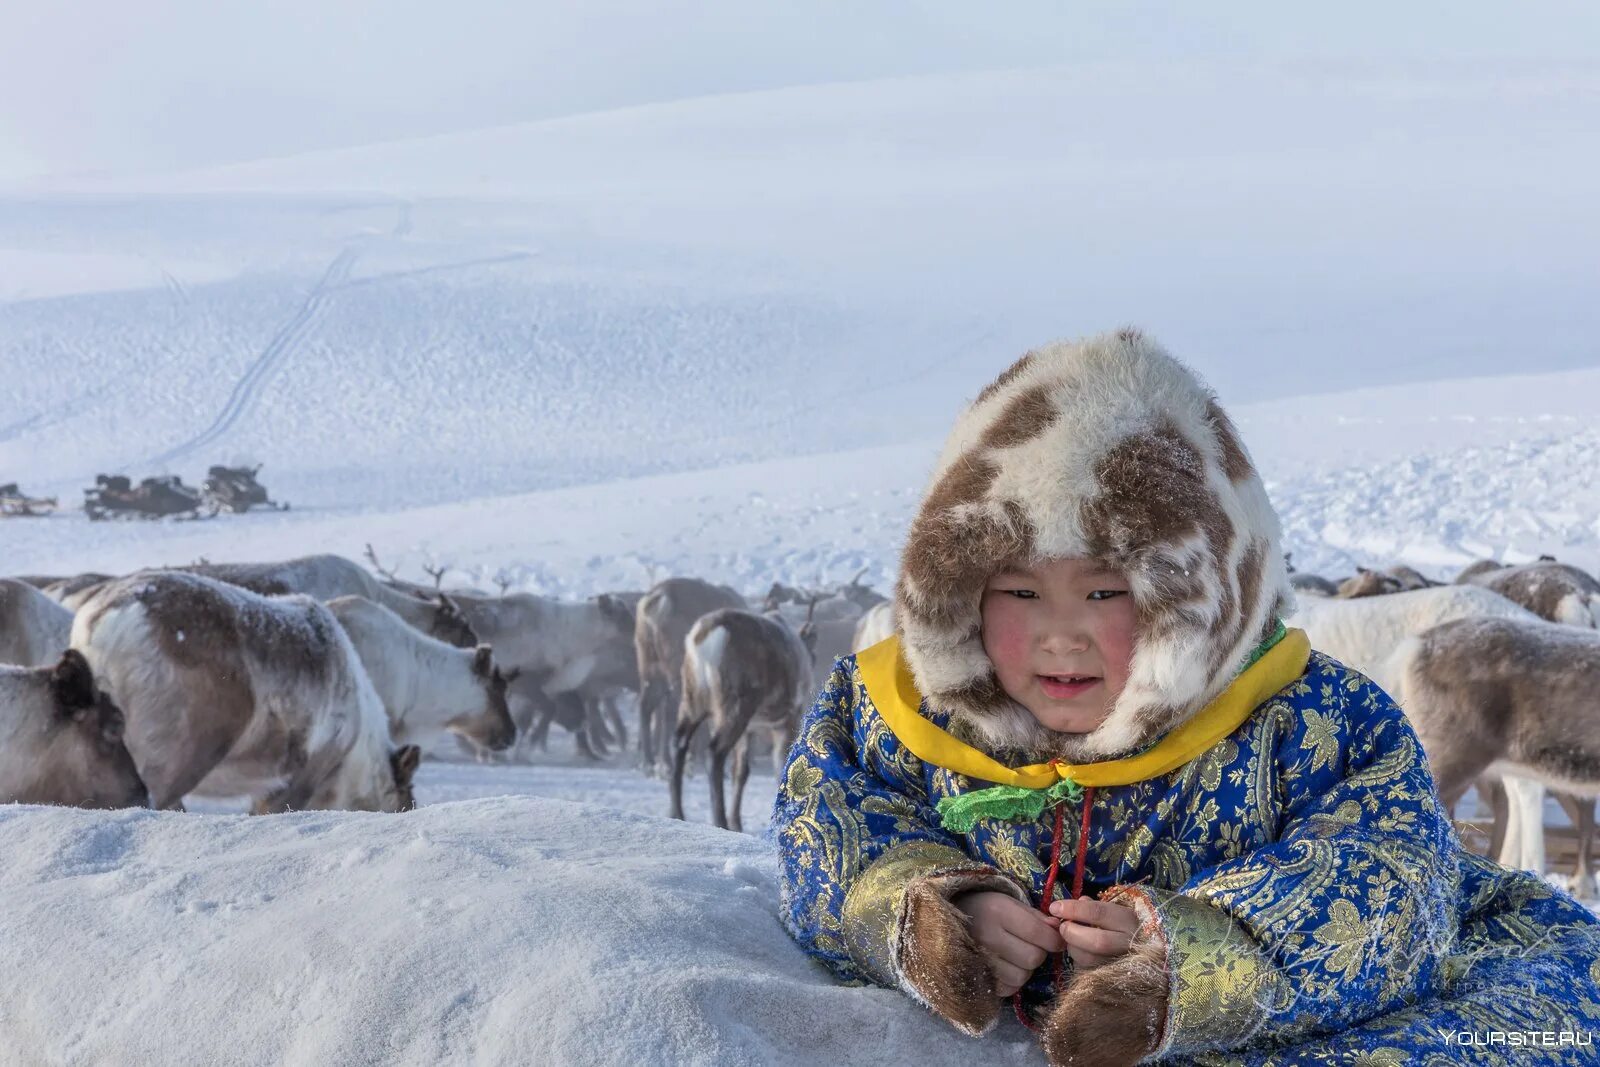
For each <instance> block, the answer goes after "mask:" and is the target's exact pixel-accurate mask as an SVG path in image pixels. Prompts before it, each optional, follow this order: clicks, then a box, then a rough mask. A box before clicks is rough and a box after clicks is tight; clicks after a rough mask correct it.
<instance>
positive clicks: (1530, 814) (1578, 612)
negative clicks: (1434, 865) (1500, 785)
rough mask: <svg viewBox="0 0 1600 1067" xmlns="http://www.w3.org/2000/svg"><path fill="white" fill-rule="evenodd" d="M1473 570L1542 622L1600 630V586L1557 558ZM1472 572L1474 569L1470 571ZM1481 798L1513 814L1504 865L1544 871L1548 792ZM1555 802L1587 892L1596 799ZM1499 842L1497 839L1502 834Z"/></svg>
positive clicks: (1509, 789) (1491, 792)
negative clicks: (1574, 842) (1571, 833)
mask: <svg viewBox="0 0 1600 1067" xmlns="http://www.w3.org/2000/svg"><path fill="white" fill-rule="evenodd" d="M1483 562H1492V561H1483ZM1474 567H1475V568H1476V570H1475V571H1474V573H1472V574H1470V575H1469V576H1468V578H1467V582H1469V583H1470V584H1472V585H1479V586H1482V587H1483V588H1485V589H1489V590H1492V591H1493V592H1496V593H1499V594H1500V595H1501V596H1503V597H1506V598H1507V599H1509V600H1512V601H1514V602H1516V603H1518V604H1520V605H1522V606H1523V607H1525V608H1527V609H1528V610H1529V611H1531V612H1533V613H1534V614H1535V615H1537V616H1539V617H1540V618H1541V619H1544V620H1546V621H1548V622H1558V623H1565V624H1566V625H1569V626H1581V627H1585V628H1589V629H1593V628H1596V627H1600V582H1597V581H1595V579H1594V578H1593V577H1592V576H1590V575H1589V574H1588V573H1587V572H1585V571H1582V570H1579V569H1578V568H1577V567H1572V566H1568V565H1567V564H1564V563H1558V562H1556V560H1555V558H1554V557H1553V556H1540V557H1539V559H1538V561H1537V562H1534V563H1526V564H1522V565H1520V566H1515V567H1504V566H1500V565H1499V564H1495V565H1493V566H1488V567H1484V566H1479V565H1477V564H1474ZM1468 571H1473V568H1470V567H1469V568H1468ZM1466 573H1467V572H1466V571H1464V572H1463V574H1466ZM1456 580H1457V581H1458V582H1459V581H1461V580H1462V579H1461V578H1460V577H1458V578H1457V579H1456ZM1479 792H1480V793H1486V794H1487V795H1488V796H1489V799H1490V801H1491V803H1492V804H1493V805H1494V810H1495V813H1496V815H1497V817H1498V815H1499V813H1500V811H1501V809H1502V807H1504V808H1506V809H1507V810H1508V811H1511V812H1513V814H1510V815H1509V816H1508V819H1509V826H1510V827H1511V829H1510V830H1509V831H1508V835H1507V836H1506V837H1505V839H1504V840H1503V842H1502V844H1501V846H1500V851H1498V852H1496V855H1498V856H1500V857H1501V858H1502V860H1505V859H1507V858H1508V857H1514V858H1512V859H1511V862H1514V863H1516V864H1517V865H1518V866H1529V867H1536V868H1537V869H1539V870H1543V869H1544V787H1543V786H1541V785H1538V784H1536V783H1532V782H1529V783H1525V784H1518V783H1514V782H1512V781H1510V780H1509V779H1508V781H1507V783H1506V791H1505V794H1504V795H1503V794H1502V793H1501V792H1500V791H1499V790H1498V789H1497V788H1496V787H1494V786H1493V785H1489V786H1488V787H1487V788H1485V787H1484V786H1483V785H1480V788H1479ZM1555 798H1556V800H1557V801H1559V802H1560V804H1561V807H1562V808H1563V809H1564V810H1565V811H1566V813H1567V816H1568V817H1569V818H1570V819H1571V820H1572V825H1573V827H1574V828H1575V829H1576V830H1577V833H1578V866H1577V869H1576V870H1575V871H1574V872H1573V876H1572V884H1573V885H1574V886H1576V887H1578V888H1579V889H1581V890H1582V891H1584V892H1589V891H1591V890H1592V888H1593V880H1592V878H1591V877H1590V875H1589V853H1590V850H1591V848H1592V846H1593V842H1592V840H1591V839H1592V836H1593V834H1594V826H1595V817H1594V803H1595V802H1594V798H1593V797H1582V796H1573V795H1571V794H1569V793H1562V792H1556V793H1555ZM1497 821H1498V820H1497ZM1496 838H1497V839H1499V834H1498V832H1497V834H1496Z"/></svg>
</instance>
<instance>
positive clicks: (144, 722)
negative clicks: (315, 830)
mask: <svg viewBox="0 0 1600 1067" xmlns="http://www.w3.org/2000/svg"><path fill="white" fill-rule="evenodd" d="M72 646H73V647H74V648H76V649H77V650H78V651H80V652H81V653H82V654H83V656H84V658H85V659H87V660H88V662H89V663H90V665H91V666H92V667H93V668H94V671H95V675H96V676H97V677H98V678H99V679H100V681H101V684H102V685H104V687H105V689H106V691H107V692H108V693H109V694H110V695H111V697H112V698H113V699H114V700H115V701H116V702H117V704H118V705H120V706H121V708H122V710H123V711H124V713H125V714H126V715H127V718H128V729H127V744H128V751H129V752H131V753H132V754H133V759H134V762H135V763H136V764H137V765H138V767H139V773H140V775H141V776H142V777H143V778H144V780H145V783H146V785H148V786H149V789H150V796H151V801H152V802H153V803H154V804H155V806H156V807H162V808H165V807H172V806H174V805H177V804H179V803H180V802H181V800H182V798H183V797H184V795H185V794H187V793H191V792H194V793H201V794H205V795H212V796H215V795H223V796H237V795H239V794H241V793H253V794H255V796H256V801H255V806H254V810H255V811H257V812H278V811H288V810H291V809H299V808H306V807H332V808H345V809H353V810H363V811H374V810H376V811H399V810H404V809H406V808H408V807H410V806H411V805H412V804H414V801H413V800H412V799H411V790H410V781H411V775H412V773H413V772H414V771H415V770H416V766H417V759H418V757H419V755H420V752H419V750H418V749H417V747H416V746H415V745H405V746H402V747H401V748H399V749H397V750H391V745H390V743H389V724H388V720H387V719H386V717H385V715H384V709H383V704H382V702H381V701H380V700H379V699H378V694H377V692H376V691H375V690H374V689H373V687H372V682H371V681H370V680H368V678H367V673H366V671H365V670H364V669H363V668H362V666H361V660H360V658H359V657H358V656H357V655H356V650H355V648H354V647H353V646H352V645H351V642H350V639H349V638H348V637H347V636H345V632H344V630H343V629H342V628H341V627H340V626H339V623H338V620H336V619H335V618H334V617H333V614H332V613H331V612H330V611H329V610H328V609H327V608H326V607H324V606H323V605H322V604H319V603H317V602H316V601H315V600H312V599H311V598H310V597H308V596H300V595H295V596H285V597H273V598H268V597H263V596H258V595H256V594H254V593H251V592H248V591H247V590H244V589H241V588H239V587H237V586H231V585H227V584H224V583H222V582H217V581H212V580H211V579H209V578H204V577H201V576H199V575H193V574H181V573H176V572H154V573H150V574H145V575H135V576H132V577H129V578H126V579H123V580H121V581H118V582H113V583H111V584H110V585H108V586H105V587H104V588H102V589H101V590H100V592H99V593H97V594H96V595H95V596H94V597H93V598H92V599H91V600H90V601H89V602H88V603H87V604H85V605H84V606H83V608H82V609H81V610H80V611H79V612H78V615H77V618H76V619H75V620H74V621H73V625H72Z"/></svg>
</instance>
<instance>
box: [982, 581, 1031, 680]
mask: <svg viewBox="0 0 1600 1067" xmlns="http://www.w3.org/2000/svg"><path fill="white" fill-rule="evenodd" d="M1014 604H1015V602H1013V603H1007V602H1006V601H1004V600H1001V599H999V598H997V597H989V598H986V599H985V601H984V606H983V650H984V652H986V653H988V656H989V662H991V663H993V664H994V665H995V668H996V669H997V670H999V671H1002V672H1006V673H1010V672H1013V671H1017V670H1024V671H1025V670H1026V669H1027V666H1028V649H1029V644H1030V642H1029V635H1028V627H1027V623H1026V621H1025V620H1024V619H1023V618H1022V616H1021V614H1020V613H1019V612H1017V611H1016V610H1015V606H1014Z"/></svg>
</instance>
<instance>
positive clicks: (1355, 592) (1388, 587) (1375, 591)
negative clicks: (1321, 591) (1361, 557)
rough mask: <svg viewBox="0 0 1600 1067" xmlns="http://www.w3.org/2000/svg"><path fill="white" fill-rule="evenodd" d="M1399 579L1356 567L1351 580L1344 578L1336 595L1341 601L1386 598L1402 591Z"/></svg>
mask: <svg viewBox="0 0 1600 1067" xmlns="http://www.w3.org/2000/svg"><path fill="white" fill-rule="evenodd" d="M1402 588H1403V586H1402V585H1401V582H1400V579H1398V578H1395V577H1392V576H1390V575H1387V574H1384V573H1383V572H1382V571H1374V570H1368V569H1367V568H1366V567H1357V568H1356V574H1355V577H1353V578H1346V579H1345V580H1344V581H1342V582H1340V583H1339V591H1338V593H1337V594H1336V595H1337V596H1338V597H1339V598H1341V599H1343V600H1355V599H1358V598H1360V597H1368V596H1388V595H1389V594H1391V593H1398V592H1400V591H1401V590H1402Z"/></svg>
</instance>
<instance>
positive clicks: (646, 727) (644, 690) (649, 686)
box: [639, 678, 656, 772]
mask: <svg viewBox="0 0 1600 1067" xmlns="http://www.w3.org/2000/svg"><path fill="white" fill-rule="evenodd" d="M655 700H656V682H655V680H654V679H650V678H646V679H641V681H640V684H639V769H640V770H642V771H646V772H648V771H649V769H650V764H651V762H653V760H654V758H655V757H654V753H653V751H652V749H651V747H650V739H651V737H652V732H651V720H652V719H654V718H655V710H656V709H655Z"/></svg>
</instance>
